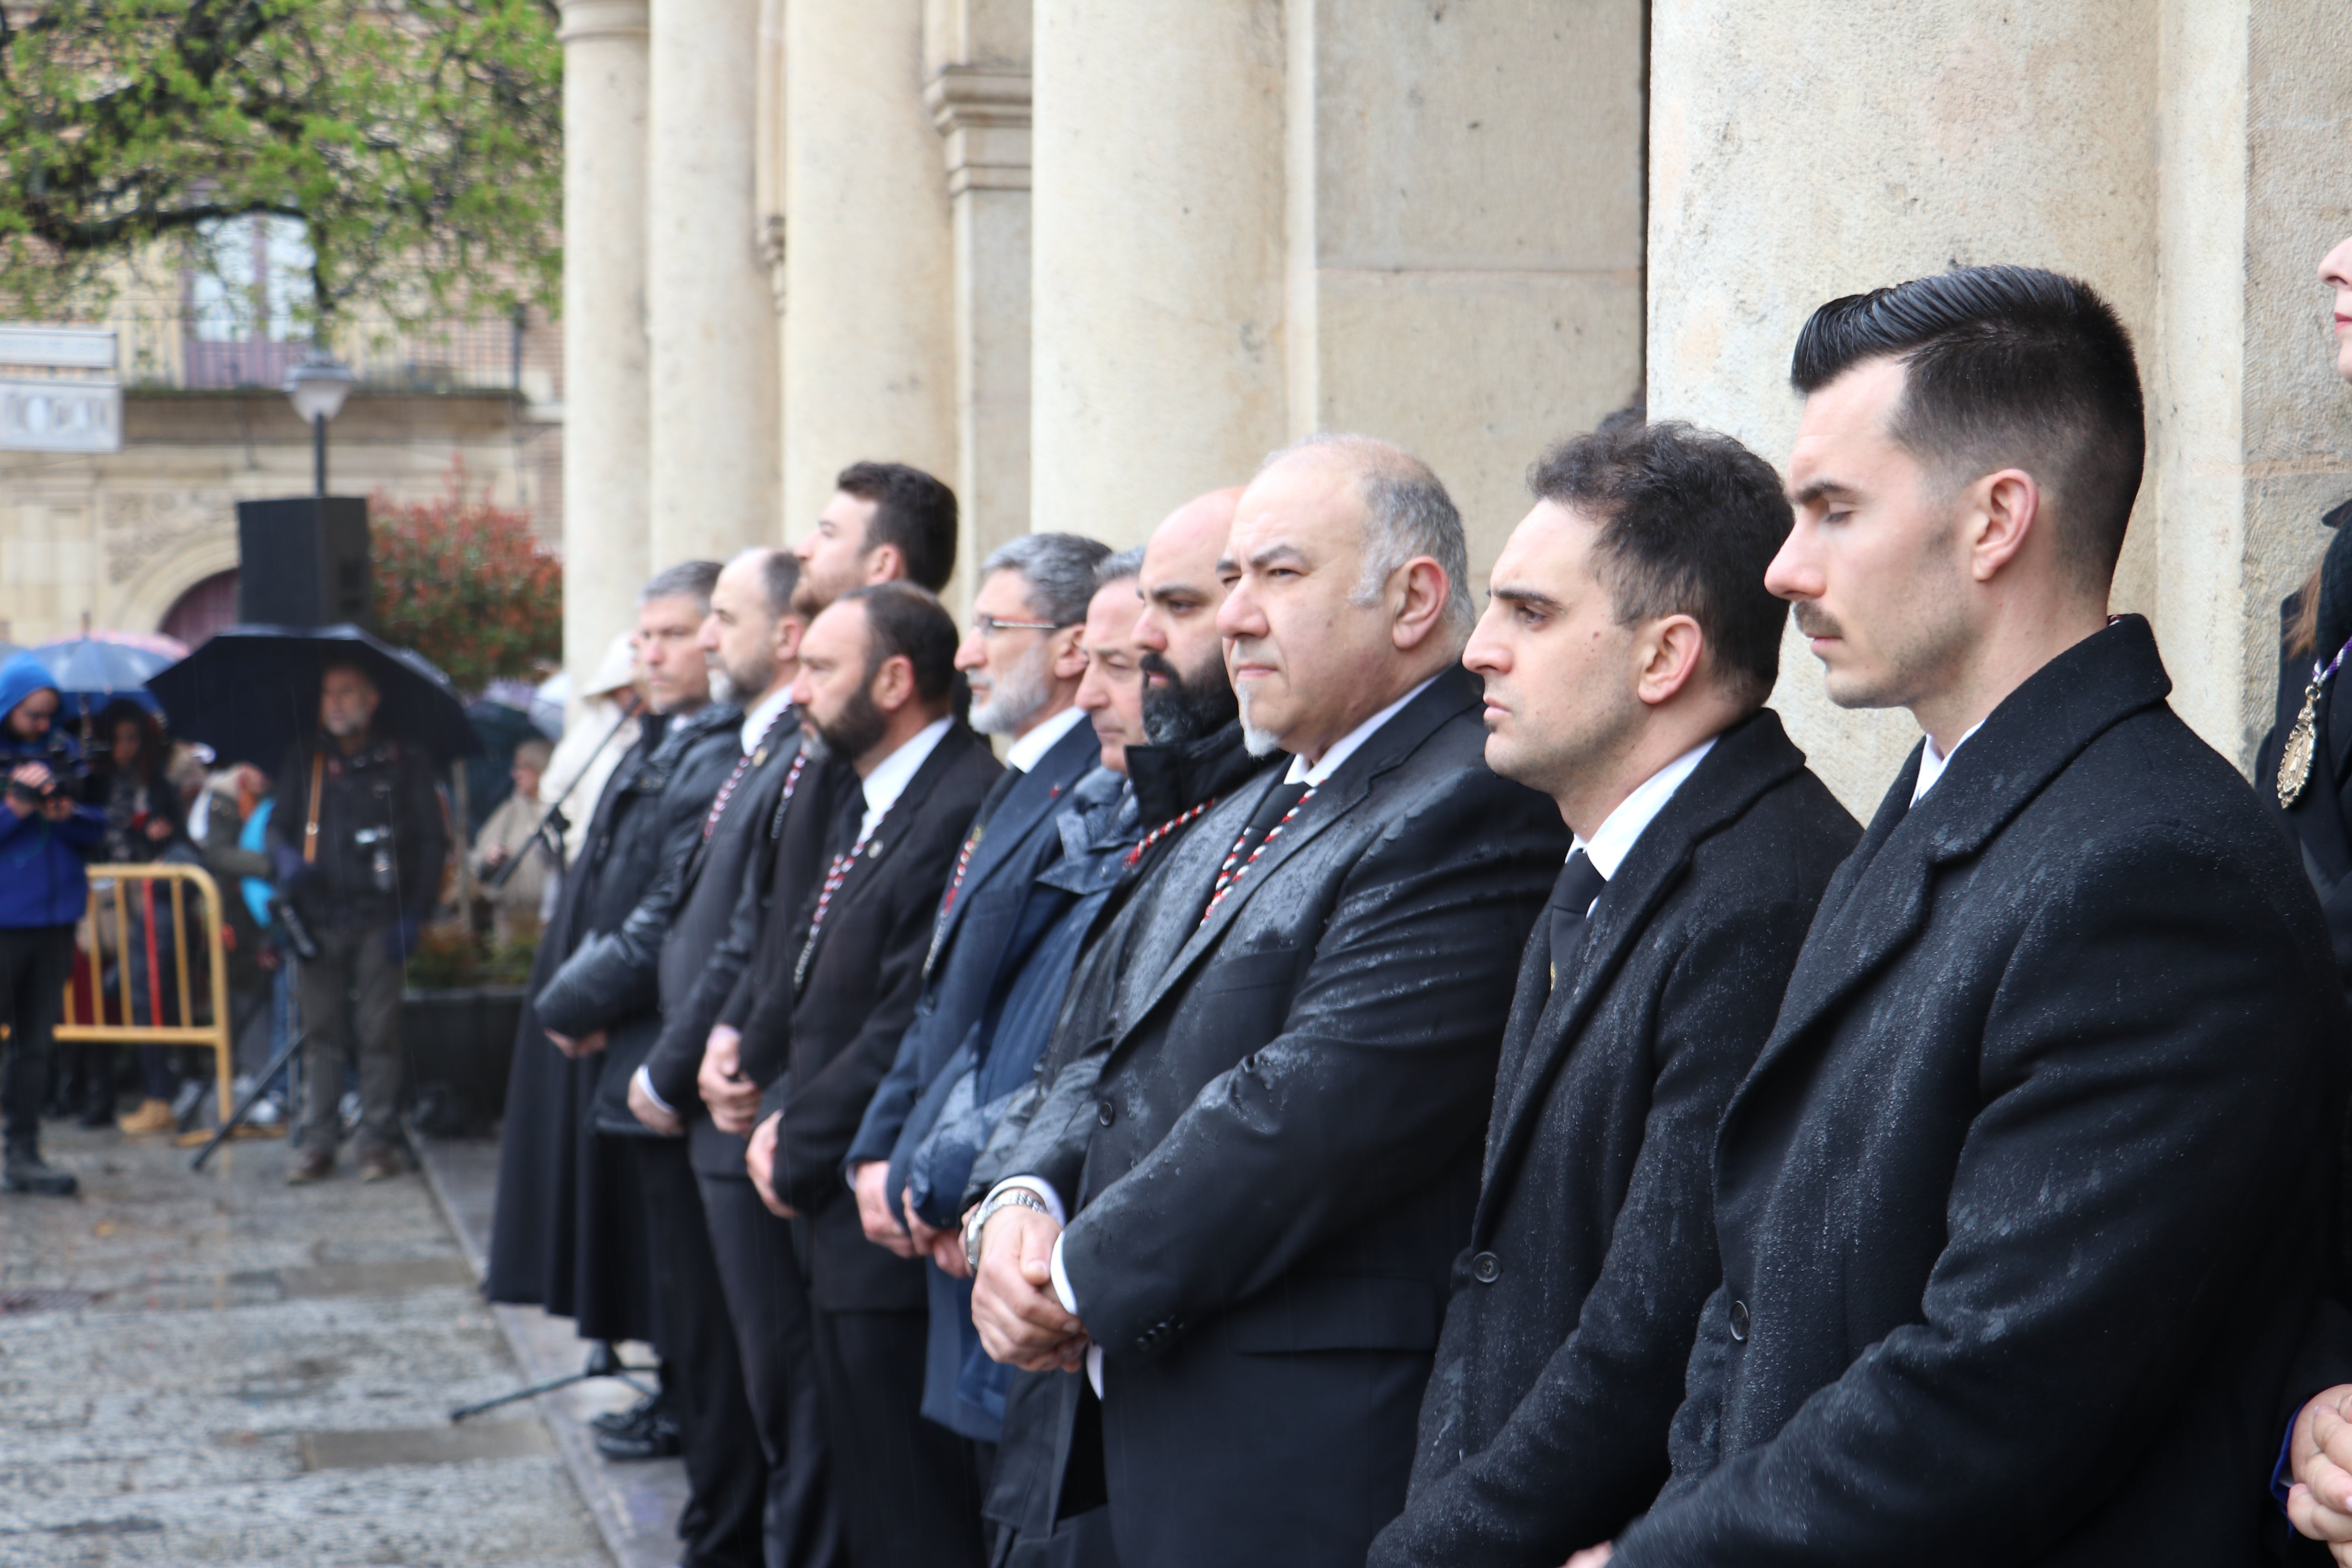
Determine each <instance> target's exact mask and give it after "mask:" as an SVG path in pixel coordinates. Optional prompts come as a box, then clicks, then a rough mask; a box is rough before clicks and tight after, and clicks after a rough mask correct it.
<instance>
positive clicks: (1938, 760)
mask: <svg viewBox="0 0 2352 1568" xmlns="http://www.w3.org/2000/svg"><path fill="white" fill-rule="evenodd" d="M1983 728H1984V721H1983V720H1982V719H1979V720H1978V721H1976V722H1975V723H1973V724H1971V725H1969V734H1968V735H1963V736H1961V737H1960V738H1959V739H1958V740H1957V741H1955V742H1952V749H1951V750H1950V751H1948V752H1945V753H1944V754H1943V755H1942V756H1937V754H1936V742H1935V738H1934V737H1933V736H1930V737H1929V738H1928V741H1927V744H1926V745H1924V746H1922V747H1920V748H1919V779H1918V782H1917V783H1916V784H1913V785H1912V786H1911V804H1912V805H1918V804H1919V797H1920V796H1921V795H1926V794H1927V792H1928V791H1929V790H1931V789H1934V788H1935V787H1936V781H1937V779H1939V778H1942V777H1943V776H1944V770H1945V769H1946V768H1948V767H1950V766H1951V765H1952V759H1953V758H1954V757H1956V756H1958V755H1959V752H1960V748H1961V747H1962V746H1965V745H1967V744H1968V743H1969V735H1973V734H1975V733H1976V732H1977V731H1979V730H1981V729H1983Z"/></svg>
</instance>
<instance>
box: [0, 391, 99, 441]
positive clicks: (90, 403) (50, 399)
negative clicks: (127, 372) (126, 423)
mask: <svg viewBox="0 0 2352 1568" xmlns="http://www.w3.org/2000/svg"><path fill="white" fill-rule="evenodd" d="M121 450H122V388H121V387H120V386H116V385H113V384H108V383H100V382H92V381H28V380H16V379H14V378H5V377H0V452H120V451H121Z"/></svg>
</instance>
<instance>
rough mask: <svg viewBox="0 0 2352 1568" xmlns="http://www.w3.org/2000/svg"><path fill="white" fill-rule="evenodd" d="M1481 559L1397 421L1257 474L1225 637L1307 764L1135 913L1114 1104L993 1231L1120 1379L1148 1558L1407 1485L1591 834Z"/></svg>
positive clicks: (1030, 1315)
mask: <svg viewBox="0 0 2352 1568" xmlns="http://www.w3.org/2000/svg"><path fill="white" fill-rule="evenodd" d="M1466 557H1467V550H1466V546H1465V542H1464V539H1463V534H1462V523H1461V518H1460V515H1459V514H1458V513H1457V512H1456V511H1455V510H1454V506H1453V502H1452V500H1451V499H1450V498H1449V497H1448V496H1447V495H1446V493H1445V489H1444V486H1443V485H1441V484H1440V483H1439V482H1438V480H1437V479H1436V477H1435V476H1434V475H1433V474H1432V473H1431V472H1430V471H1429V469H1428V468H1427V467H1426V466H1425V465H1423V464H1422V463H1421V462H1420V461H1418V460H1417V459H1415V458H1412V457H1411V456H1410V455H1408V454H1406V453H1404V452H1402V451H1400V450H1398V449H1397V448H1396V447H1391V446H1389V445H1387V444H1386V443H1384V442H1379V441H1374V440H1371V439H1369V438H1366V437H1316V438H1313V439H1311V440H1308V441H1307V442H1303V443H1301V444H1299V445H1298V446H1297V447H1292V448H1289V449H1287V450H1286V451H1283V452H1280V453H1277V454H1276V455H1275V456H1274V457H1273V458H1270V459H1269V460H1268V461H1267V463H1266V465H1265V468H1263V469H1261V470H1260V472H1259V474H1258V476H1257V478H1256V479H1255V480H1253V481H1252V483H1251V485H1250V487H1249V489H1247V490H1245V491H1244V494H1243V497H1242V500H1241V503H1240V505H1239V506H1238V507H1237V509H1236V510H1235V514H1234V526H1233V531H1232V533H1231V535H1230V537H1229V538H1228V539H1227V541H1226V543H1225V548H1224V551H1223V554H1222V555H1221V556H1220V557H1219V560H1218V576H1219V578H1220V579H1221V580H1222V581H1223V582H1224V583H1225V584H1226V595H1225V601H1224V603H1223V605H1222V606H1220V607H1219V609H1218V612H1217V628H1218V632H1219V635H1220V637H1222V638H1223V642H1224V647H1225V658H1226V669H1227V672H1228V673H1229V674H1230V675H1231V677H1232V678H1233V680H1234V689H1235V690H1236V692H1237V693H1238V694H1239V696H1240V698H1241V709H1242V724H1243V727H1244V736H1245V737H1246V738H1247V740H1248V742H1249V744H1250V747H1251V749H1252V751H1253V752H1260V753H1262V754H1265V755H1267V756H1271V755H1272V754H1273V753H1274V752H1277V751H1280V752H1289V753H1290V755H1289V756H1288V757H1287V758H1286V759H1284V760H1280V761H1276V762H1275V763H1272V764H1270V765H1269V766H1267V767H1266V768H1265V769H1264V770H1263V771H1261V772H1260V773H1258V774H1257V775H1256V776H1255V778H1254V779H1253V780H1251V781H1250V782H1249V783H1248V784H1245V785H1244V786H1243V787H1242V788H1241V789H1239V790H1237V791H1235V792H1234V793H1233V794H1232V795H1228V796H1226V797H1224V798H1223V799H1222V800H1220V802H1219V803H1218V805H1216V806H1215V807H1214V808H1213V809H1212V810H1211V811H1210V812H1209V813H1208V814H1207V815H1206V816H1203V817H1202V826H1201V827H1200V829H1199V831H1197V832H1195V833H1193V834H1192V835H1190V836H1188V837H1187V838H1186V839H1185V841H1184V843H1183V844H1182V845H1181V846H1180V847H1178V848H1177V850H1176V852H1175V853H1174V855H1173V856H1172V857H1171V858H1170V860H1169V862H1168V864H1167V868H1166V869H1165V870H1164V871H1163V872H1162V874H1161V876H1160V879H1159V880H1158V881H1157V882H1156V883H1155V885H1154V888H1153V894H1152V897H1151V898H1150V899H1149V900H1136V901H1135V902H1134V903H1133V904H1132V905H1131V907H1132V908H1133V909H1135V910H1137V911H1138V921H1137V925H1136V929H1135V930H1134V931H1133V932H1132V933H1131V934H1130V937H1129V944H1128V949H1127V952H1126V953H1125V954H1124V958H1123V962H1122V963H1120V965H1119V982H1118V994H1117V997H1116V1000H1115V1003H1114V1005H1113V1007H1112V1009H1111V1018H1110V1024H1109V1028H1108V1036H1109V1041H1110V1043H1109V1045H1108V1048H1107V1050H1105V1051H1104V1053H1103V1054H1102V1056H1101V1058H1100V1066H1099V1068H1098V1074H1097V1080H1096V1083H1095V1085H1094V1086H1093V1094H1092V1096H1091V1098H1092V1099H1093V1100H1094V1108H1093V1109H1094V1114H1093V1115H1092V1116H1084V1115H1083V1113H1081V1114H1079V1115H1073V1116H1068V1117H1066V1118H1065V1117H1062V1116H1056V1115H1046V1114H1041V1115H1040V1116H1039V1117H1037V1118H1036V1119H1034V1121H1033V1122H1032V1125H1031V1128H1030V1131H1029V1136H1028V1137H1027V1138H1026V1139H1025V1140H1024V1149H1023V1151H1022V1152H1021V1154H1020V1156H1019V1157H1018V1158H1017V1159H1016V1160H1015V1161H1014V1162H1013V1165H1014V1170H1015V1174H1014V1175H1013V1176H1012V1177H1010V1178H1009V1179H1008V1180H1007V1181H1006V1182H1003V1183H1000V1184H998V1186H997V1188H996V1190H995V1191H994V1192H993V1193H992V1194H991V1195H990V1198H989V1200H988V1203H987V1204H984V1205H982V1213H981V1215H979V1216H978V1218H977V1220H976V1223H975V1225H974V1226H973V1229H974V1232H975V1241H976V1243H977V1244H979V1245H977V1246H976V1247H975V1250H977V1251H978V1252H979V1253H980V1270H979V1281H978V1283H977V1285H976V1287H975V1289H974V1293H973V1298H972V1315H973V1319H974V1321H975V1323H976V1324H977V1325H978V1327H979V1329H980V1331H981V1335H982V1340H983V1342H985V1343H986V1344H987V1345H988V1348H989V1351H990V1352H991V1353H992V1355H995V1356H996V1357H998V1358H999V1359H1001V1360H1005V1361H1011V1362H1013V1363H1015V1364H1018V1365H1022V1366H1024V1367H1028V1368H1032V1369H1035V1368H1042V1367H1045V1366H1065V1367H1066V1366H1070V1365H1072V1364H1075V1363H1078V1362H1080V1361H1081V1360H1083V1361H1084V1362H1085V1363H1086V1365H1087V1372H1088V1376H1089V1380H1090V1382H1093V1383H1095V1384H1097V1394H1098V1397H1099V1398H1100V1399H1101V1400H1102V1416H1101V1419H1102V1431H1103V1447H1102V1454H1103V1461H1104V1483H1105V1490H1106V1492H1107V1493H1108V1500H1109V1506H1110V1521H1111V1526H1112V1532H1113V1534H1114V1536H1115V1537H1116V1540H1117V1545H1118V1556H1119V1559H1120V1561H1121V1562H1123V1563H1127V1564H1128V1565H1129V1568H1150V1565H1153V1564H1169V1565H1171V1568H1172V1565H1175V1564H1189V1563H1210V1562H1215V1563H1282V1564H1285V1565H1286V1568H1298V1565H1302V1564H1304V1565H1308V1568H1315V1565H1323V1564H1328V1565H1331V1568H1339V1564H1343V1563H1345V1564H1351V1565H1352V1564H1360V1563H1362V1562H1363V1559H1364V1552H1365V1550H1366V1548H1367V1547H1368V1546H1369V1545H1370V1541H1371V1538H1372V1535H1373V1532H1374V1531H1377V1530H1378V1529H1379V1527H1380V1526H1381V1524H1383V1523H1385V1522H1386V1521H1388V1520H1389V1519H1390V1518H1391V1517H1392V1516H1393V1515H1394V1513H1395V1511H1396V1510H1397V1509H1399V1508H1400V1507H1401V1506H1402V1503H1403V1500H1404V1489H1405V1479H1406V1473H1407V1471H1408V1469H1409V1468H1410V1465H1411V1460H1412V1447H1413V1431H1414V1420H1415V1415H1416V1414H1417V1411H1418V1408H1419V1405H1420V1400H1421V1391H1422V1385H1423V1383H1424V1382H1425V1381H1426V1379H1427V1377H1428V1374H1429V1367H1430V1358H1431V1352H1432V1351H1433V1348H1434V1345H1435V1342H1436V1330H1437V1320H1438V1315H1439V1310H1440V1308H1441V1306H1442V1304H1443V1302H1444V1296H1445V1291H1446V1288H1447V1280H1448V1276H1449V1273H1450V1269H1451V1266H1452V1264H1453V1261H1454V1252H1455V1250H1456V1249H1457V1248H1458V1247H1459V1245H1460V1237H1461V1234H1462V1232H1463V1231H1464V1229H1465V1228H1466V1226H1467V1225H1468V1222H1469V1215H1470V1209H1471V1206H1472V1205H1473V1204H1474V1203H1475V1198H1476V1195H1477V1186H1478V1159H1477V1156H1478V1144H1479V1135H1480V1132H1481V1131H1482V1130H1483V1128H1484V1126H1485V1124H1486V1112H1487V1109H1488V1105H1489V1102H1490V1101H1491V1100H1492V1097H1493V1093H1494V1082H1495V1063H1496V1053H1497V1051H1498V1048H1499V1047H1500V1043H1501V1037H1502V1033H1503V1024H1504V1018H1505V1015H1506V1012H1507V1005H1508V998H1509V994H1510V990H1511V984H1512V981H1513V979H1514V978H1515V973H1516V970H1517V957H1518V952H1519V949H1520V946H1521V944H1522V943H1523V942H1525V940H1526V938H1527V934H1528V930H1529V928H1530V927H1531V926H1532V925H1533V923H1534V921H1535V919H1536V916H1537V914H1538V911H1539V910H1540V909H1541V907H1542V905H1543V901H1544V898H1545V895H1546V894H1547V892H1548V891H1549V889H1550V887H1551V885H1552V883H1553V881H1554V880H1555V879H1556V878H1557V877H1558V875H1559V866H1560V863H1561V860H1562V859H1563V858H1564V857H1565V856H1566V854H1567V851H1568V845H1569V836H1568V834H1567V832H1566V830H1565V829H1564V828H1563V827H1562V826H1561V824H1560V820H1559V812H1558V810H1557V809H1556V808H1555V807H1554V806H1553V805H1552V803H1551V802H1550V801H1549V800H1547V799H1545V798H1544V797H1542V796H1540V795H1536V794H1535V793H1534V792H1532V791H1530V790H1528V789H1526V788H1525V787H1524V786H1522V785H1518V784H1510V783H1507V782H1506V781H1503V780H1500V779H1497V778H1496V777H1495V775H1494V774H1493V773H1490V772H1489V771H1487V769H1486V767H1485V765H1484V764H1483V763H1482V762H1481V761H1480V753H1481V752H1482V751H1483V749H1484V744H1485V740H1486V736H1485V733H1484V730H1483V728H1482V726H1481V725H1480V723H1479V721H1478V713H1479V711H1480V707H1481V705H1480V703H1479V700H1478V694H1477V689H1476V682H1475V679H1473V678H1472V677H1470V676H1469V675H1468V674H1467V673H1466V672H1465V671H1464V670H1462V669H1461V668H1460V666H1459V662H1458V661H1459V658H1460V654H1461V648H1462V643H1463V640H1464V639H1465V637H1466V636H1467V635H1468V632H1469V629H1470V621H1471V612H1470V602H1469V595H1468V593H1467V590H1466V589H1465V586H1464V579H1465V576H1466V575H1467V573H1468V563H1467V559H1466ZM1055 1098H1056V1099H1057V1100H1060V1099H1062V1098H1063V1097H1062V1096H1061V1095H1060V1094H1059V1091H1058V1089H1057V1092H1056V1096H1055ZM1072 1109H1077V1108H1075V1107H1074V1108H1072ZM1049 1110H1050V1108H1049ZM1065 1215H1067V1216H1068V1218H1067V1221H1066V1224H1065V1219H1064V1216H1065Z"/></svg>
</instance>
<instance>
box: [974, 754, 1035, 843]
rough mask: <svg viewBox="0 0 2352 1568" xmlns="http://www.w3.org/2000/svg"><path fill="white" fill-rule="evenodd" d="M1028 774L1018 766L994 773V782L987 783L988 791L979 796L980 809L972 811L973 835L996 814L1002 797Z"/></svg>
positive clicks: (975, 835)
mask: <svg viewBox="0 0 2352 1568" xmlns="http://www.w3.org/2000/svg"><path fill="white" fill-rule="evenodd" d="M1028 776H1029V775H1028V774H1027V773H1023V772H1022V771H1021V770H1020V769H1019V768H1007V769H1005V770H1004V771H1003V773H999V774H997V775H996V782H995V783H994V784H991V785H989V786H988V793H987V794H986V795H982V796H981V798H980V809H979V810H978V811H976V812H974V813H972V817H971V831H972V834H973V835H974V837H977V836H978V835H979V833H980V830H981V829H982V828H983V827H986V826H988V819H989V818H990V817H992V816H995V815H996V808H997V807H998V806H1000V805H1003V804H1004V797H1005V796H1006V795H1011V794H1012V793H1013V789H1014V787H1015V786H1016V785H1018V784H1020V783H1021V781H1022V780H1023V779H1025V778H1027V777H1028Z"/></svg>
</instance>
